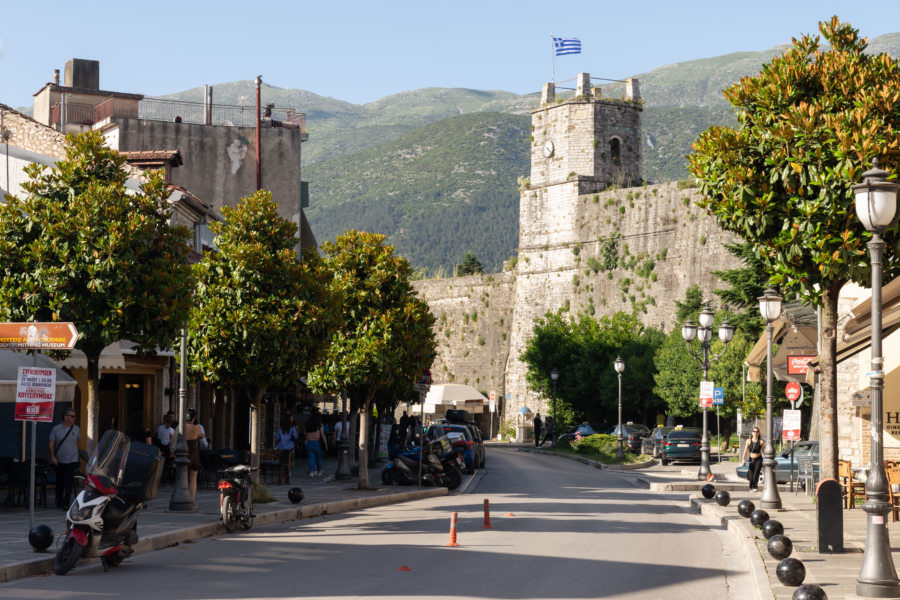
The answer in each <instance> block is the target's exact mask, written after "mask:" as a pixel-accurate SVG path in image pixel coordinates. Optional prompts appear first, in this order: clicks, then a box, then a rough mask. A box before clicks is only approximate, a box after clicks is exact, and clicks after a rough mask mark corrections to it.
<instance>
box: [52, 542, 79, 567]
mask: <svg viewBox="0 0 900 600" xmlns="http://www.w3.org/2000/svg"><path fill="white" fill-rule="evenodd" d="M82 552H84V547H83V546H81V545H80V544H79V543H78V542H76V541H75V538H71V537H70V538H66V541H64V542H63V545H62V548H60V549H59V551H58V552H57V553H56V558H54V559H53V572H54V573H56V574H57V575H65V574H66V573H68V572H69V571H71V570H72V567H74V566H75V563H77V562H78V559H79V558H81V553H82Z"/></svg>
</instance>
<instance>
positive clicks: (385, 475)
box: [381, 469, 394, 485]
mask: <svg viewBox="0 0 900 600" xmlns="http://www.w3.org/2000/svg"><path fill="white" fill-rule="evenodd" d="M381 483H383V484H384V485H392V484H393V483H394V481H393V478H392V477H391V470H390V469H382V471H381Z"/></svg>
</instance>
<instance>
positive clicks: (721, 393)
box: [713, 387, 725, 404]
mask: <svg viewBox="0 0 900 600" xmlns="http://www.w3.org/2000/svg"><path fill="white" fill-rule="evenodd" d="M713 404H725V388H720V387H717V388H713Z"/></svg>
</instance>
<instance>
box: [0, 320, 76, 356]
mask: <svg viewBox="0 0 900 600" xmlns="http://www.w3.org/2000/svg"><path fill="white" fill-rule="evenodd" d="M77 341H78V331H77V330H76V329H75V324H74V323H67V322H60V323H0V348H11V349H13V350H71V349H72V348H74V347H75V342H77Z"/></svg>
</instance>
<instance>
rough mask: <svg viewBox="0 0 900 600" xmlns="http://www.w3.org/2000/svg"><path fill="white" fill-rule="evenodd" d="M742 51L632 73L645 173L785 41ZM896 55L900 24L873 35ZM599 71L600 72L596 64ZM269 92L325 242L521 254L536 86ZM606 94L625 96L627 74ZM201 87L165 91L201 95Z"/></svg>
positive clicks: (677, 156)
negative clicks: (293, 142) (387, 92)
mask: <svg viewBox="0 0 900 600" xmlns="http://www.w3.org/2000/svg"><path fill="white" fill-rule="evenodd" d="M783 48H784V46H778V47H775V48H771V49H769V50H764V51H760V52H738V53H733V54H727V55H723V56H717V57H712V58H704V59H700V60H693V61H685V62H681V63H675V64H670V65H666V66H663V67H660V68H658V69H654V70H653V71H650V72H649V73H642V74H639V75H636V77H637V78H638V80H639V81H640V83H641V93H642V96H643V98H644V112H643V131H644V148H643V151H644V178H645V179H646V180H647V181H649V182H662V181H672V180H676V179H683V178H685V177H687V176H688V173H687V169H686V164H687V161H686V159H685V157H686V156H687V155H688V154H689V153H690V151H691V143H692V142H693V140H694V139H696V137H697V135H699V134H700V132H702V131H703V130H705V129H706V128H707V127H709V126H711V125H734V124H735V120H734V117H733V114H732V111H731V108H730V106H729V105H728V104H727V103H726V102H725V99H724V98H723V96H722V90H723V89H724V88H725V87H727V86H729V85H731V84H732V83H734V82H736V81H738V80H739V79H740V78H741V77H743V76H745V75H752V74H754V73H756V72H758V71H759V68H760V66H761V65H762V64H763V63H764V62H767V61H769V60H771V59H772V58H773V57H774V56H776V55H778V54H779V53H781V52H782V51H783ZM869 49H870V51H871V52H873V53H879V52H887V53H888V54H890V55H892V56H894V57H900V33H891V34H887V35H883V36H880V37H878V38H874V39H872V40H870V42H869ZM595 75H597V73H595ZM263 86H264V87H263V90H262V98H263V102H265V103H268V102H275V103H276V105H278V106H280V107H295V108H297V109H298V110H300V111H303V112H305V113H306V119H307V121H306V122H307V130H308V131H309V136H310V139H309V141H308V142H307V143H306V144H304V150H303V164H304V167H303V178H304V179H307V180H309V181H310V208H309V209H308V215H309V218H310V222H311V224H312V226H313V231H314V232H315V233H316V237H317V238H318V239H319V241H324V240H329V239H333V238H334V237H335V235H337V234H338V233H340V232H342V231H344V230H346V229H348V228H356V229H363V230H367V231H377V232H382V233H385V234H387V235H388V236H389V239H390V241H391V242H392V243H394V244H395V245H397V247H398V249H399V251H400V252H401V253H403V254H404V255H405V256H407V257H409V258H410V259H411V260H412V262H413V264H414V265H415V266H417V267H427V268H428V269H429V270H430V271H431V272H434V270H436V269H438V268H440V267H444V268H445V269H450V268H452V266H453V265H454V264H456V263H458V262H459V261H460V260H461V259H462V256H463V254H464V253H465V252H466V251H467V250H472V251H473V252H475V254H476V256H477V257H478V258H479V260H481V261H482V263H484V265H485V267H486V268H487V269H489V270H496V269H498V268H499V267H500V266H501V264H502V261H503V260H505V259H507V258H509V257H510V256H511V255H513V254H514V252H515V248H516V246H517V233H518V190H517V187H518V186H517V184H516V179H517V178H518V177H519V176H520V175H527V173H528V169H529V156H528V135H529V133H528V129H529V121H530V119H529V117H528V113H529V111H530V110H531V109H532V108H533V107H535V106H537V103H538V101H539V99H540V98H539V94H526V95H517V94H513V93H510V92H502V91H479V90H470V89H441V88H425V89H420V90H413V91H409V92H403V93H400V94H394V95H392V96H387V97H385V98H382V99H380V100H377V101H375V102H370V103H368V104H362V105H357V104H352V103H349V102H344V101H341V100H336V99H334V98H327V97H323V96H318V95H316V94H313V93H311V92H307V91H304V90H299V89H290V90H288V89H282V88H278V87H275V86H270V85H267V84H265V83H264V84H263ZM603 88H604V92H603V93H604V95H606V96H609V97H617V96H620V95H622V93H623V89H622V84H612V85H605V86H603ZM202 94H203V91H202V88H194V89H192V90H187V91H185V92H181V93H178V94H173V95H171V96H167V97H168V98H173V99H181V100H195V101H200V100H201V99H202ZM254 97H255V90H254V85H253V82H252V81H239V82H234V83H226V84H218V85H216V86H214V101H215V102H217V103H222V104H244V103H248V102H250V103H252V100H253V98H254Z"/></svg>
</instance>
